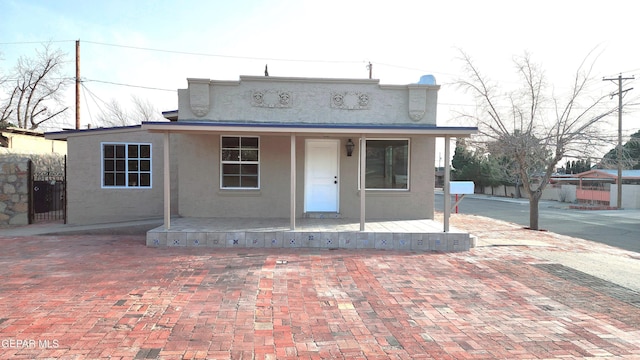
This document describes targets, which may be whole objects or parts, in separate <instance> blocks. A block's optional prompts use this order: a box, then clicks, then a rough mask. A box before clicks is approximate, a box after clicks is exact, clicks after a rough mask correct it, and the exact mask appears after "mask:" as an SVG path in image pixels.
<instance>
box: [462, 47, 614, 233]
mask: <svg viewBox="0 0 640 360" xmlns="http://www.w3.org/2000/svg"><path fill="white" fill-rule="evenodd" d="M460 53H461V61H462V63H463V66H464V73H465V75H466V78H465V79H464V80H460V81H459V82H458V84H459V86H460V87H461V88H462V89H464V90H465V91H467V92H469V93H471V94H473V95H474V97H475V99H476V102H477V107H476V114H462V116H463V117H467V118H470V119H472V120H475V121H477V123H478V127H479V132H480V135H481V139H480V141H482V142H484V145H485V148H486V149H488V151H490V152H491V154H492V155H495V156H497V157H501V158H504V159H509V161H507V162H505V164H504V166H505V170H506V171H508V172H510V173H512V174H513V175H515V176H516V177H517V179H518V182H519V183H521V184H522V186H523V190H524V192H525V194H526V195H527V197H528V199H529V228H531V229H533V230H538V229H539V223H538V204H539V201H540V198H541V196H542V191H543V190H544V188H545V187H546V186H547V184H548V183H549V179H550V178H551V175H552V174H553V173H554V172H555V169H556V165H557V164H558V163H559V162H560V160H562V158H564V157H565V156H568V155H571V154H572V151H579V152H582V153H584V151H585V149H586V148H587V147H589V146H591V145H594V144H596V143H597V142H598V140H599V136H598V134H597V132H596V128H595V126H594V125H595V124H596V123H597V122H598V121H599V120H601V119H602V118H604V117H606V116H608V115H609V114H612V113H614V112H616V111H617V107H615V106H613V105H612V106H607V104H604V100H605V99H608V98H609V94H606V95H598V96H596V97H592V96H590V89H589V85H590V84H591V81H592V80H593V79H591V71H592V69H593V64H594V63H593V62H590V63H587V60H588V59H589V58H590V56H591V54H589V55H588V56H587V57H585V59H584V60H583V62H582V64H580V66H579V67H578V69H577V71H576V72H575V75H574V77H573V83H572V85H571V87H570V90H569V93H568V95H567V96H566V97H565V98H564V99H560V98H559V97H556V96H555V95H554V94H553V91H551V93H550V94H549V93H548V86H547V83H546V78H545V74H544V72H543V71H542V70H541V68H540V67H539V65H538V64H536V63H534V62H533V60H532V59H531V56H530V55H529V54H528V53H525V54H524V55H523V56H521V57H516V58H515V59H514V64H515V68H516V71H517V73H518V75H519V78H520V80H521V81H522V85H521V87H519V88H517V89H515V90H513V91H510V92H506V93H499V89H498V87H497V86H495V85H494V84H493V83H492V82H490V81H489V80H488V78H487V77H485V76H484V75H482V74H481V72H480V70H479V69H478V68H477V67H476V66H475V65H474V63H473V61H472V59H471V57H470V56H469V55H467V54H466V53H464V52H463V51H460ZM603 106H605V107H604V109H603Z"/></svg>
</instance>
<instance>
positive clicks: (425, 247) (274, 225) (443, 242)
mask: <svg viewBox="0 0 640 360" xmlns="http://www.w3.org/2000/svg"><path fill="white" fill-rule="evenodd" d="M147 245H148V246H209V247H231V248H234V247H248V248H259V247H285V248H345V249H354V248H358V249H380V250H409V251H466V250H469V249H470V248H471V247H473V246H474V242H473V240H472V239H471V238H470V236H469V233H467V232H464V231H460V230H457V229H455V228H451V229H450V231H449V232H448V233H443V225H442V224H441V223H439V222H437V221H434V220H392V221H388V220H385V221H367V223H366V224H365V231H360V221H359V220H354V219H344V218H334V217H326V218H323V217H311V218H302V219H296V229H295V230H291V228H290V220H289V219H264V218H260V219H257V218H176V219H172V220H171V227H170V229H168V230H167V229H165V228H164V226H160V227H157V228H155V229H152V230H150V231H149V232H148V233H147Z"/></svg>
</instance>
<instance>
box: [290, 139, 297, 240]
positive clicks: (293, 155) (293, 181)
mask: <svg viewBox="0 0 640 360" xmlns="http://www.w3.org/2000/svg"><path fill="white" fill-rule="evenodd" d="M290 177H291V193H290V194H289V199H291V200H290V201H291V203H290V204H289V217H290V224H291V225H290V226H291V230H295V229H296V135H295V134H291V174H290Z"/></svg>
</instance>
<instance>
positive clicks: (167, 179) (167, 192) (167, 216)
mask: <svg viewBox="0 0 640 360" xmlns="http://www.w3.org/2000/svg"><path fill="white" fill-rule="evenodd" d="M162 145H163V148H164V164H163V166H164V228H165V230H169V229H170V228H171V169H170V168H171V164H170V161H169V132H168V131H165V132H164V142H163V144H162Z"/></svg>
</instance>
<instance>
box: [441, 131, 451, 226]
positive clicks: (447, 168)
mask: <svg viewBox="0 0 640 360" xmlns="http://www.w3.org/2000/svg"><path fill="white" fill-rule="evenodd" d="M449 141H450V136H449V135H446V136H445V137H444V185H443V190H444V220H443V222H444V232H449V216H450V214H451V194H450V190H451V188H450V186H449V185H450V184H449V183H450V182H451V179H450V178H451V174H450V172H451V165H450V163H449V156H450V153H451V151H450V149H449Z"/></svg>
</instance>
